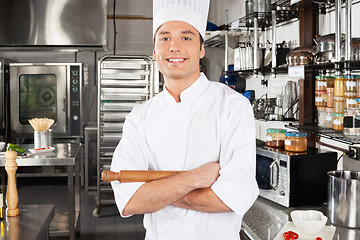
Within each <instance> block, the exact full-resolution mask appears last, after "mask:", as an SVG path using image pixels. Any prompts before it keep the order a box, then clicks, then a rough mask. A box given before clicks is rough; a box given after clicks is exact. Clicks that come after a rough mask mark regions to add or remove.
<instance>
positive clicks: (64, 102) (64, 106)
mask: <svg viewBox="0 0 360 240" xmlns="http://www.w3.org/2000/svg"><path fill="white" fill-rule="evenodd" d="M62 102H63V111H64V112H66V99H65V98H63V99H62Z"/></svg>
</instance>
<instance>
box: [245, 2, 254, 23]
mask: <svg viewBox="0 0 360 240" xmlns="http://www.w3.org/2000/svg"><path fill="white" fill-rule="evenodd" d="M253 13H254V0H246V1H245V14H246V16H247V18H246V26H249V27H251V26H253V24H254V20H253V18H252V16H250V15H251V14H253Z"/></svg>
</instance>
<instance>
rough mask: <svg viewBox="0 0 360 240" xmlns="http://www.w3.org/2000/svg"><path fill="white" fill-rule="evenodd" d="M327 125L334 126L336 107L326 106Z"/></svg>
mask: <svg viewBox="0 0 360 240" xmlns="http://www.w3.org/2000/svg"><path fill="white" fill-rule="evenodd" d="M325 112H326V114H325V126H326V127H328V128H332V127H333V118H334V108H325Z"/></svg>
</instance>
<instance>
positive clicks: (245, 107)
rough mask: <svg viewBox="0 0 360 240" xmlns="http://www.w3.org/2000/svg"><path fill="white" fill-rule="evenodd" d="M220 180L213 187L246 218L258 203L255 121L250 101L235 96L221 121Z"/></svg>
mask: <svg viewBox="0 0 360 240" xmlns="http://www.w3.org/2000/svg"><path fill="white" fill-rule="evenodd" d="M221 123H222V124H221V126H222V127H223V129H222V130H221V139H222V144H221V153H220V166H221V169H220V176H219V178H218V179H217V181H216V182H215V183H214V184H213V185H212V186H211V188H212V190H213V191H214V192H215V194H216V195H217V196H218V197H219V198H220V199H221V200H222V201H223V202H224V203H225V204H226V205H227V206H228V207H229V208H231V209H232V210H233V211H234V212H235V213H236V214H238V215H239V216H241V217H243V215H244V214H245V213H246V212H247V211H248V210H249V208H250V207H251V206H252V204H253V203H254V201H255V200H256V198H257V196H258V194H259V189H258V185H257V182H256V178H255V174H256V133H255V121H254V116H253V112H252V108H251V106H250V103H249V101H248V100H247V99H246V98H244V97H242V96H236V97H235V98H234V99H232V100H231V102H230V103H229V104H227V106H226V107H225V108H224V112H223V114H222V117H221Z"/></svg>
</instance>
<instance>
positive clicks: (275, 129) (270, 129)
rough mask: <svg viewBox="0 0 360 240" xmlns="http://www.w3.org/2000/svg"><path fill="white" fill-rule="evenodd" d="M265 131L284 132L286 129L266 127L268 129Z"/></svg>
mask: <svg viewBox="0 0 360 240" xmlns="http://www.w3.org/2000/svg"><path fill="white" fill-rule="evenodd" d="M266 132H268V133H286V129H282V128H268V129H266Z"/></svg>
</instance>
